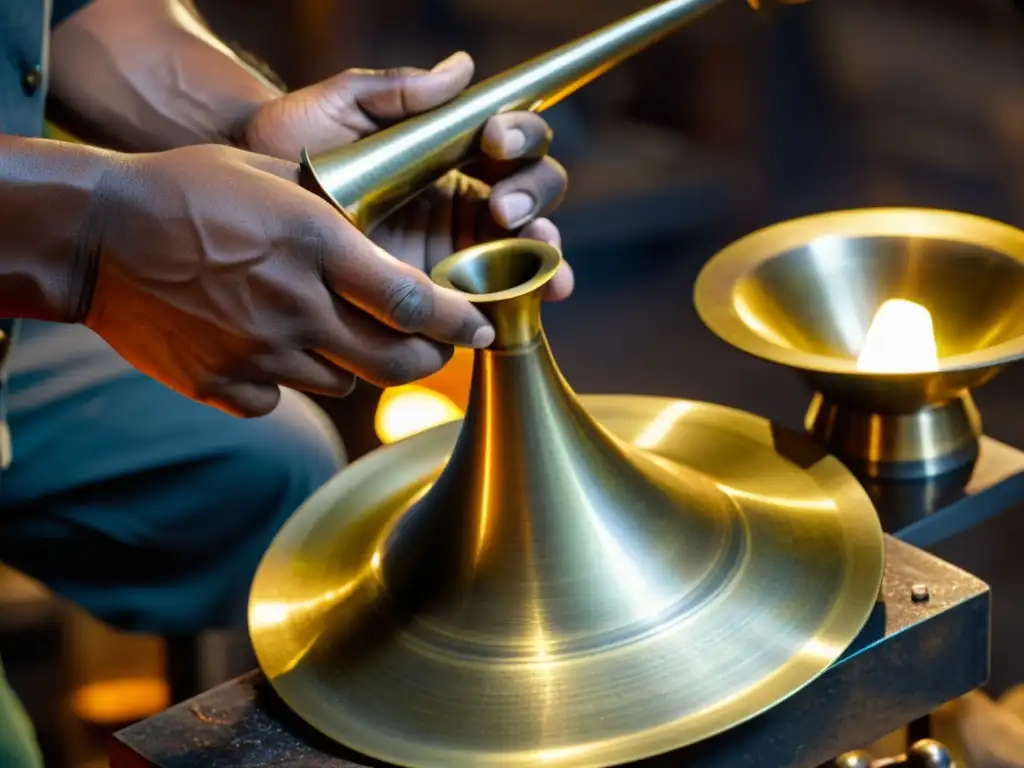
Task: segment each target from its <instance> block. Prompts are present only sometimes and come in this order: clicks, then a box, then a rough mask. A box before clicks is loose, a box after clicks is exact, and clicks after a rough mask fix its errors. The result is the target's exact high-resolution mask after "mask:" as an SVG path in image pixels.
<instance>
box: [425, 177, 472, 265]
mask: <svg viewBox="0 0 1024 768" xmlns="http://www.w3.org/2000/svg"><path fill="white" fill-rule="evenodd" d="M461 184H462V175H461V174H460V173H459V172H458V171H455V172H452V173H449V174H446V175H445V176H444V177H443V178H441V179H440V180H439V181H438V182H437V183H436V184H435V185H434V186H433V187H432V188H431V189H430V190H428V192H427V193H426V194H425V195H423V196H422V199H424V200H426V201H427V203H428V205H429V207H430V216H429V220H428V223H427V237H426V243H425V246H424V247H425V250H426V260H427V262H426V263H427V267H428V271H429V269H432V268H433V266H434V265H435V264H437V263H438V262H440V261H441V260H442V259H445V258H447V257H448V256H450V255H451V253H452V244H453V243H454V242H455V201H456V199H457V197H458V194H459V189H460V186H461Z"/></svg>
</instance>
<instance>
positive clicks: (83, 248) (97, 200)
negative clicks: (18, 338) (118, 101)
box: [0, 136, 124, 323]
mask: <svg viewBox="0 0 1024 768" xmlns="http://www.w3.org/2000/svg"><path fill="white" fill-rule="evenodd" d="M123 158H124V156H122V155H118V154H116V153H112V152H106V151H102V150H97V149H91V148H88V147H83V146H79V145H73V144H65V143H63V142H56V141H47V140H42V139H16V138H13V137H7V136H4V137H0V208H2V210H3V211H4V213H5V222H7V223H5V226H4V237H3V238H2V240H0V316H3V317H15V318H27V319H34V320H48V321H52V322H65V323H75V322H83V321H84V320H85V318H86V317H87V315H88V312H89V307H90V305H91V301H92V293H93V289H94V287H95V275H96V266H97V264H98V259H99V256H100V251H101V244H102V238H103V231H104V229H105V228H106V223H107V222H108V221H110V220H111V217H110V215H109V208H110V206H109V204H108V201H109V199H110V197H111V192H112V191H113V190H114V189H116V188H117V184H116V183H115V179H116V178H117V177H118V176H119V175H120V173H119V169H120V168H121V167H122V166H123V164H124V159H123Z"/></svg>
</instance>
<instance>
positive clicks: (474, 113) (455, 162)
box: [300, 0, 722, 231]
mask: <svg viewBox="0 0 1024 768" xmlns="http://www.w3.org/2000/svg"><path fill="white" fill-rule="evenodd" d="M721 1H722V0H664V1H663V2H661V3H658V4H657V5H654V6H651V7H650V8H647V9H646V10H643V11H640V12H639V13H635V14H633V15H631V16H629V17H628V18H625V19H622V20H620V21H618V22H615V23H613V24H610V25H608V26H606V27H604V28H603V29H600V30H598V31H597V32H594V33H592V34H590V35H587V36H586V37H583V38H580V39H579V40H576V41H574V42H571V43H568V44H567V45H563V46H561V47H559V48H556V49H555V50H553V51H551V52H549V53H546V54H544V55H541V56H539V57H537V58H535V59H533V60H531V61H528V62H526V63H525V64H521V65H519V66H517V67H515V68H513V69H510V70H508V71H507V72H503V73H501V74H498V75H495V76H494V77H491V78H489V79H487V80H485V81H483V82H481V83H479V84H478V85H476V86H473V87H471V88H469V89H467V90H466V91H464V92H463V93H462V94H460V95H459V96H458V97H456V98H455V99H453V100H452V101H451V102H449V103H448V104H445V105H444V106H441V107H439V108H437V109H435V110H432V111H431V112H427V113H425V114H423V115H418V116H416V117H413V118H410V119H408V120H405V121H403V122H401V123H398V124H396V125H394V126H392V127H390V128H387V129H385V130H383V131H380V132H378V133H375V134H373V135H372V136H369V137H367V138H365V139H362V140H360V141H358V142H356V143H354V144H350V145H348V146H345V147H342V148H340V149H336V150H333V151H329V152H324V153H322V154H318V155H317V156H315V157H310V156H309V155H308V154H307V153H306V152H305V151H303V153H302V167H301V175H300V181H301V182H302V184H303V186H305V187H306V188H308V189H310V190H311V191H313V192H316V193H317V194H319V195H320V196H321V197H324V198H325V199H327V200H329V201H331V202H332V203H333V204H334V205H335V206H336V207H337V208H338V209H339V210H340V211H342V212H343V213H345V214H346V215H347V216H348V217H349V218H350V219H351V220H352V221H353V222H354V223H355V224H356V225H357V226H358V227H360V228H361V229H362V230H363V231H369V230H371V229H372V228H373V227H374V226H376V225H377V224H378V223H379V222H380V221H381V220H383V219H384V218H385V217H386V216H387V215H388V214H390V213H391V212H393V211H394V210H395V209H396V208H397V207H399V206H400V205H401V204H402V203H404V202H406V201H408V200H409V199H410V198H411V197H413V196H414V195H415V194H416V193H418V192H419V191H421V190H422V189H423V188H424V187H426V186H428V185H430V184H432V183H433V182H434V181H436V180H437V179H439V178H440V177H441V176H443V175H444V174H445V173H447V172H448V171H450V170H452V169H454V168H458V167H461V166H462V165H464V164H465V163H466V162H468V161H469V160H471V159H473V157H475V156H476V155H477V153H478V148H479V134H480V131H481V129H482V128H483V126H484V124H485V123H486V122H487V120H489V119H490V118H491V117H493V116H494V115H496V114H498V113H499V112H504V111H508V110H518V109H526V110H534V111H541V110H544V109H547V108H548V107H551V106H553V105H554V104H557V103H558V102H559V101H561V100H562V99H564V98H565V97H566V96H569V95H570V94H572V93H573V92H575V91H577V90H578V89H580V88H582V87H583V86H584V85H586V84H587V83H589V82H591V81H592V80H594V79H596V78H598V77H600V76H601V75H602V74H604V73H605V72H607V71H608V70H609V69H611V68H612V67H614V66H615V65H617V64H618V63H620V62H621V61H623V60H624V59H626V58H628V57H630V56H632V55H634V54H636V53H638V52H639V51H641V50H643V49H645V48H647V47H649V46H651V45H653V44H654V43H656V42H658V41H659V40H661V39H662V38H663V37H665V36H667V35H668V34H670V33H671V32H673V31H674V30H676V29H678V28H679V27H681V26H683V25H684V24H686V23H687V22H689V21H690V20H692V19H694V18H695V17H697V16H698V15H700V14H701V13H703V12H704V11H706V10H708V9H710V8H711V7H712V6H714V5H717V4H718V3H719V2H721Z"/></svg>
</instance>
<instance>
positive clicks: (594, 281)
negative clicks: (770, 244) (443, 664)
mask: <svg viewBox="0 0 1024 768" xmlns="http://www.w3.org/2000/svg"><path fill="white" fill-rule="evenodd" d="M198 5H199V6H200V8H201V9H202V11H203V12H204V13H205V14H206V15H207V17H208V20H209V21H210V22H211V24H212V25H213V26H214V28H215V29H216V30H217V31H218V32H220V33H221V34H222V35H223V36H224V37H225V38H226V39H227V40H229V41H232V42H235V43H237V44H239V45H242V46H244V47H246V48H247V49H249V50H251V51H253V52H255V53H256V54H258V55H259V56H261V57H262V58H264V59H265V60H266V61H267V62H269V64H270V65H271V66H272V67H273V68H274V70H275V71H276V72H277V73H278V74H279V75H280V76H281V77H282V79H283V80H284V81H285V82H286V83H287V84H288V85H289V87H291V88H293V89H294V88H298V87H301V86H303V85H306V84H309V83H313V82H316V81H317V80H320V79H322V78H324V77H327V76H329V75H331V74H334V73H336V72H338V71H340V70H343V69H345V68H348V67H353V66H360V67H389V66H398V65H416V66H424V67H429V66H432V65H433V64H434V63H436V62H437V61H439V60H441V59H442V58H444V57H445V56H447V55H448V54H449V53H451V52H452V51H454V50H456V49H463V50H466V51H468V52H470V53H471V54H472V55H473V56H474V57H475V59H476V61H477V64H478V73H479V75H480V76H483V75H487V74H491V73H493V72H495V71H498V70H499V69H501V68H504V67H506V66H509V65H512V64H515V63H518V62H519V61H521V60H523V59H526V58H528V57H530V56H532V55H534V54H537V53H540V52H542V51H544V50H546V49H547V48H549V47H551V46H553V45H555V44H559V43H561V42H564V41H566V40H568V39H570V38H572V37H573V36H575V35H578V34H581V33H585V32H588V31H590V30H592V29H593V28H595V27H597V26H599V25H600V24H603V23H605V22H608V21H611V20H613V19H615V18H617V17H619V16H622V15H625V14H626V13H629V12H631V11H633V10H636V9H638V8H639V7H640V6H641V5H642V0H545V1H544V2H541V0H374V2H353V1H352V0H334V1H332V0H261V1H257V0H248V1H247V2H245V3H242V2H238V0H200V1H199V2H198ZM548 116H549V118H550V121H551V123H552V125H553V126H554V128H555V133H556V139H555V143H554V146H553V149H552V152H553V154H555V155H556V156H557V157H559V159H561V160H562V161H563V162H564V164H565V165H566V167H567V168H568V170H569V172H570V192H569V196H568V199H567V201H566V203H565V206H564V209H563V211H562V212H561V213H560V214H559V215H557V216H556V217H555V220H556V221H557V222H558V223H559V224H560V225H561V226H562V227H563V233H564V241H565V253H566V256H567V258H568V259H569V260H570V261H571V262H572V263H573V265H574V267H575V269H576V275H577V290H576V293H575V295H574V296H573V298H572V299H571V300H569V301H567V302H565V303H564V304H562V305H559V306H550V307H549V308H547V309H546V314H545V322H546V326H547V329H548V332H549V336H550V339H551V343H552V345H553V347H554V351H555V354H556V357H557V358H558V360H559V362H560V364H561V366H562V368H563V371H564V373H565V374H566V376H567V378H568V379H569V381H570V383H571V384H572V385H573V386H574V387H575V388H576V389H577V390H578V391H580V392H584V393H586V392H625V393H652V394H662V395H672V396H679V397H686V398H693V399H699V400H708V401H712V402H717V403H724V404H728V405H732V406H736V407H740V408H743V409H747V410H750V411H754V412H756V413H759V414H762V415H765V416H768V417H771V418H773V419H776V420H778V421H780V422H781V423H783V424H786V425H789V426H792V427H799V426H800V423H801V419H802V415H803V412H804V409H805V408H806V406H807V403H808V396H809V393H808V392H807V391H806V390H804V389H803V387H802V385H801V384H800V382H799V381H797V380H796V379H794V378H792V377H791V376H790V375H789V374H787V373H786V372H784V371H781V370H778V369H776V368H775V367H773V366H771V365H769V364H766V363H762V362H759V361H756V360H753V359H750V358H747V357H745V356H744V355H742V354H740V353H738V352H736V351H735V350H733V349H731V348H729V347H727V346H726V345H724V344H723V343H721V342H719V341H718V340H717V339H715V338H714V337H713V336H712V335H711V334H710V333H709V332H708V331H707V330H706V329H705V328H704V327H703V326H702V324H701V323H700V322H699V320H698V319H697V317H696V315H695V313H694V311H693V308H692V303H691V292H692V289H693V283H694V279H695V277H696V275H697V272H698V271H699V270H700V268H701V267H702V266H703V264H704V263H705V262H706V261H707V260H708V259H709V258H710V257H711V256H712V255H713V254H714V253H715V252H716V250H717V249H719V248H720V247H722V246H724V245H726V244H727V243H729V242H730V241H731V240H733V239H735V238H736V237H738V236H741V235H743V234H746V233H748V232H750V231H751V230H753V229H756V228H758V227H761V226H764V225H767V224H770V223H773V222H775V221H778V220H780V219H784V218H789V217H793V216H798V215H802V214H808V213H814V212H820V211H825V210H830V209H836V208H847V207H860V206H870V205H919V206H936V207H943V208H951V209H957V210H961V211H968V212H972V213H976V214H981V215H985V216H989V217H992V218H996V219H1000V220H1002V221H1005V222H1008V223H1010V224H1014V225H1018V226H1020V225H1022V224H1024V14H1020V13H1015V12H1014V10H1013V8H1012V5H1011V3H1010V2H1009V0H1007V2H1005V3H1002V2H996V1H995V0H993V1H992V2H978V1H977V0H813V1H812V2H810V3H808V4H806V5H801V6H797V7H794V8H790V9H785V10H782V11H780V12H777V13H773V14H770V15H765V14H756V13H754V12H753V11H751V10H750V9H748V8H747V7H746V5H745V4H744V3H743V2H742V0H733V1H732V2H731V3H727V4H725V5H724V6H722V7H720V8H718V9H717V10H715V11H713V12H712V13H711V14H709V15H707V16H705V17H704V18H703V19H702V20H700V21H699V22H698V23H697V24H696V25H695V26H693V27H691V28H689V29H687V30H684V31H682V32H681V33H679V34H677V35H675V36H673V37H672V38H670V39H669V40H667V41H665V42H663V43H662V44H661V45H660V46H658V47H657V48H656V49H653V50H651V51H649V52H647V53H644V54H642V55H640V56H638V57H637V58H636V59H635V60H633V61H631V62H629V63H627V64H626V65H625V66H623V67H621V68H620V69H618V70H616V71H614V72H612V73H610V74H609V75H607V76H606V77H605V78H603V79H601V80H599V81H597V82H595V83H593V84H592V85H590V86H588V87H587V89H585V90H584V91H582V92H580V93H579V94H577V95H575V96H574V97H572V98H571V99H570V100H569V101H567V102H565V103H563V104H561V105H559V106H558V107H556V108H555V109H553V110H552V111H550V112H549V113H548ZM1022 384H1024V367H1018V368H1016V369H1014V368H1011V369H1010V370H1008V371H1005V372H1004V373H1002V374H1001V375H1000V377H999V378H997V379H996V380H995V382H993V383H992V384H990V385H989V386H987V387H986V388H985V389H983V390H981V391H979V392H978V393H977V400H978V403H979V406H980V408H981V410H982V413H983V416H984V418H985V425H986V430H987V432H988V433H989V434H990V435H992V436H993V437H996V438H998V439H1001V440H1004V441H1006V442H1009V443H1011V444H1014V445H1017V446H1021V447H1024V410H1022V408H1021V407H1020V404H1021V403H1024V397H1022V396H1021V393H1022V390H1021V387H1022ZM374 399H375V393H374V391H373V390H372V389H371V388H369V387H361V388H360V390H359V391H358V392H357V394H356V395H355V396H354V397H353V398H351V399H349V400H345V401H339V402H335V403H327V404H325V405H326V407H327V408H328V409H329V410H330V411H331V413H332V415H333V416H334V417H335V420H336V421H337V423H338V424H339V426H341V428H342V430H343V433H344V436H345V439H346V442H347V444H348V446H349V449H350V451H351V452H352V453H353V454H356V455H358V454H359V453H361V452H363V451H365V450H367V449H369V448H371V447H372V446H373V445H374V437H373V433H372V426H371V425H372V415H373V408H374ZM1022 541H1024V516H1022V515H1021V514H1020V513H1019V512H1018V511H1013V512H1010V513H1008V514H1006V515H1003V516H1002V517H1001V518H999V519H998V520H997V521H995V522H992V523H989V524H987V525H985V526H983V527H982V528H980V529H977V530H975V531H973V532H971V533H970V534H967V535H965V536H962V537H960V538H959V539H957V540H955V541H954V542H951V543H948V544H946V545H943V547H942V548H941V551H939V552H938V554H940V555H941V556H943V557H945V558H947V559H949V560H951V561H953V562H954V563H956V564H958V565H961V566H962V567H964V568H966V569H968V570H970V571H972V572H974V573H976V574H977V575H979V576H980V577H981V578H983V579H985V580H987V581H989V582H990V583H992V584H993V586H994V588H995V593H994V595H995V597H994V610H995V619H994V632H995V634H994V637H995V640H994V654H995V672H994V677H993V682H992V688H993V690H994V691H997V692H998V691H1001V690H1003V689H1005V688H1006V687H1007V686H1010V685H1013V684H1016V683H1018V682H1021V681H1024V659H1022V657H1021V654H1020V653H1019V652H1018V651H1017V649H1019V648H1020V647H1021V643H1022V642H1024V611H1022V610H1020V609H1019V608H1018V596H1019V595H1020V594H1021V590H1022V588H1024V569H1022V568H1020V567H1018V561H1019V560H1020V551H1021V542H1022ZM79 620H81V619H80V618H79ZM40 632H41V630H40V631H39V632H37V633H36V635H26V634H25V633H22V635H21V637H29V636H31V637H34V638H35V639H34V640H32V641H31V642H30V643H28V644H26V643H25V642H22V643H21V644H17V643H15V642H14V641H9V642H8V645H11V648H9V649H5V648H0V651H2V652H3V657H4V659H5V662H6V663H7V664H8V666H9V667H10V668H11V669H10V672H11V677H12V679H13V680H14V682H15V684H17V685H18V686H19V687H20V688H21V689H22V690H23V691H26V692H31V693H32V694H33V695H32V696H30V697H29V698H30V699H31V705H32V708H33V714H34V715H36V717H37V719H38V720H39V721H40V723H41V728H42V730H43V735H44V737H45V738H46V739H47V740H48V751H49V752H50V753H51V754H53V755H54V764H55V765H57V764H66V765H79V766H84V765H94V764H95V765H102V764H103V763H101V762H90V749H92V752H91V754H92V758H91V759H92V760H94V761H95V760H98V757H97V755H96V753H95V748H94V745H95V743H96V742H95V740H92V741H90V739H89V738H87V737H83V736H82V735H81V729H80V728H79V730H78V731H75V724H74V723H71V724H70V725H69V715H68V714H67V708H66V707H63V708H62V705H61V706H58V705H57V704H55V703H54V702H63V701H64V700H65V699H66V695H65V694H66V688H67V685H68V683H67V677H68V676H67V675H66V674H64V675H63V676H61V675H59V674H58V673H57V671H56V670H59V669H61V668H66V666H67V662H66V657H67V655H68V651H67V649H66V645H67V642H66V641H65V642H64V643H63V644H59V643H56V642H55V641H53V640H52V638H53V634H52V633H50V634H45V633H43V634H40ZM65 634H66V633H65ZM40 638H51V640H50V641H46V642H49V643H50V644H49V645H47V644H46V642H44V641H43V640H40ZM62 647H63V648H64V650H62V651H61V650H60V648H62ZM19 649H20V650H19ZM144 650H145V649H144ZM142 652H143V651H140V653H142ZM145 652H146V653H151V652H152V649H151V648H150V649H149V650H145ZM60 654H63V655H62V656H60ZM58 657H59V658H65V662H62V664H63V667H62V666H61V664H55V663H53V659H54V658H58ZM232 658H233V659H234V661H235V662H236V663H237V664H243V663H244V660H245V657H244V655H243V656H237V657H232ZM48 660H49V661H48ZM229 662H230V660H229ZM222 666H223V674H228V673H229V672H230V671H231V663H226V664H225V665H222ZM71 719H72V720H73V718H71ZM69 733H77V734H78V735H77V736H74V737H72V736H69V735H68V734H69ZM69 744H71V745H72V746H69ZM90 744H91V745H93V746H91V747H90V746H89V745H90ZM82 745H86V746H82ZM58 761H59V762H58Z"/></svg>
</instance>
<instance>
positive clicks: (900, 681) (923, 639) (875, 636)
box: [110, 537, 990, 768]
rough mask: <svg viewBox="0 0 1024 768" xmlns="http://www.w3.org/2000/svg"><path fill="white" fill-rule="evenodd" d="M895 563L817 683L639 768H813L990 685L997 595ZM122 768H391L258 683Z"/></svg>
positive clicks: (125, 757)
mask: <svg viewBox="0 0 1024 768" xmlns="http://www.w3.org/2000/svg"><path fill="white" fill-rule="evenodd" d="M886 556H887V564H886V573H885V581H884V584H883V589H882V594H881V595H880V599H879V603H878V605H877V607H876V610H875V613H874V615H873V616H872V618H871V620H870V621H869V622H868V625H867V626H866V627H865V629H864V631H863V632H862V633H861V636H860V637H859V638H858V640H857V641H856V642H855V643H854V644H853V645H852V646H851V647H850V649H849V650H848V651H847V652H846V654H844V656H843V657H842V658H841V659H840V660H839V661H838V662H836V664H834V665H833V666H832V667H830V668H829V669H828V670H827V671H826V672H825V674H824V675H822V676H821V677H820V678H818V680H817V681H815V682H814V683H812V684H811V685H810V686H808V687H807V688H805V689H804V690H802V691H799V692H798V693H797V694H795V695H794V696H793V697H792V698H790V699H789V700H787V701H785V702H783V703H782V704H780V705H779V706H777V707H775V708H774V709H772V710H770V711H769V712H766V713H765V714H763V715H761V716H760V717H758V718H756V719H754V720H752V721H750V722H749V723H746V724H745V725H742V726H740V727H738V728H736V729H733V730H731V731H729V732H727V733H725V734H723V735H721V736H719V737H716V738H714V739H710V740H709V741H706V742H703V743H701V744H697V745H695V746H693V747H689V748H687V749H684V750H680V751H678V752H675V753H673V754H671V755H666V756H663V757H660V758H657V759H654V760H647V761H644V762H643V763H642V764H638V765H643V766H645V767H647V766H650V767H652V768H653V767H654V766H665V767H666V768H668V767H669V766H672V768H678V766H679V765H699V766H701V768H813V767H814V766H820V765H822V764H823V763H827V762H828V761H832V760H834V759H835V758H836V756H837V755H842V754H844V753H846V752H849V751H851V750H854V749H859V748H860V747H862V746H863V745H864V744H868V743H870V742H872V741H873V740H875V739H877V738H880V737H881V736H884V735H885V734H887V733H891V732H892V731H895V730H897V729H898V728H901V727H903V726H904V725H906V724H907V723H908V722H911V721H913V720H915V719H917V718H920V717H923V716H925V715H927V713H929V712H931V711H932V710H934V709H936V708H938V707H939V706H941V705H942V704H944V703H945V702H947V701H951V700H952V699H955V698H957V697H959V696H961V695H963V694H965V693H967V692H969V691H972V690H974V689H975V688H978V687H979V686H980V685H982V684H983V683H984V682H985V680H986V679H987V677H988V672H989V610H990V601H989V589H988V587H987V586H986V585H985V584H984V583H983V582H981V581H980V580H978V579H976V578H974V577H973V576H971V575H970V574H967V573H965V572H964V571H961V570H960V569H958V568H955V567H953V566H951V565H949V564H947V563H945V562H943V561H941V560H939V559H938V558H936V557H934V556H932V555H929V554H927V553H925V552H922V551H921V550H918V549H915V548H914V547H911V546H909V545H907V544H904V543H902V542H900V541H897V540H896V539H893V538H891V537H888V538H887V540H886ZM684 682H685V681H680V683H681V684H683V683H684ZM110 765H111V768H202V767H205V766H210V765H218V766H221V767H222V768H232V767H233V766H238V767H239V768H242V766H256V765H303V766H306V768H369V767H370V766H380V765H381V764H380V763H378V762H375V761H373V760H370V759H369V758H366V757H362V756H359V755H355V754H352V753H351V752H348V751H346V750H344V749H342V748H340V747H338V746H336V745H334V744H332V743H330V742H328V741H326V740H325V739H323V738H322V737H320V736H319V735H318V734H316V733H313V732H312V731H311V729H309V728H308V726H306V725H305V724H304V723H302V722H301V721H299V720H298V719H297V718H296V717H295V716H294V715H293V714H292V713H291V712H290V711H289V710H288V708H287V707H285V706H284V705H283V704H282V703H281V702H280V701H279V700H278V699H277V698H276V697H275V696H274V695H273V693H272V692H271V690H270V687H269V686H268V685H267V684H266V681H265V680H264V679H263V677H262V675H261V674H260V673H259V672H252V673H250V674H248V675H245V676H243V677H241V678H239V679H237V680H235V681H233V682H230V683H227V684H226V685H223V686H220V687H219V688H214V689H213V690H211V691H209V692H207V693H204V694H202V695H201V696H197V697H196V698H193V699H191V700H189V701H186V702H183V703H182V704H179V705H177V706H175V707H172V708H171V709H169V710H167V711H166V712H163V713H161V714H159V715H157V716H156V717H153V718H150V719H149V720H146V721H143V722H141V723H138V724H136V725H133V726H131V727H129V728H126V729H125V730H123V731H121V732H119V733H118V734H116V736H115V739H114V743H113V746H112V752H111V762H110Z"/></svg>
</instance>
